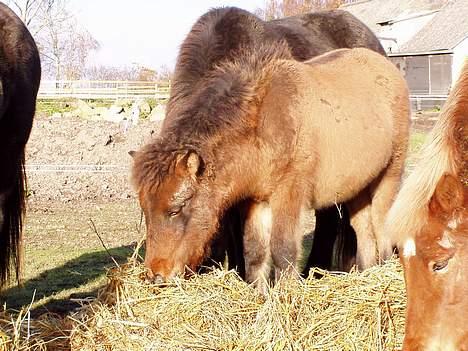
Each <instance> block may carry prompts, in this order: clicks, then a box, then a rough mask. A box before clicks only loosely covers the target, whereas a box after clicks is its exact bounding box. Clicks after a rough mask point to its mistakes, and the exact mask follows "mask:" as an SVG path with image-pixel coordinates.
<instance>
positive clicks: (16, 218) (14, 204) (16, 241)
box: [0, 150, 26, 286]
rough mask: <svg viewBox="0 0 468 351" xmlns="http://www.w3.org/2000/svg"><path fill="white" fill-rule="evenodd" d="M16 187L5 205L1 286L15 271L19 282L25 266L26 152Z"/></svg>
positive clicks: (1, 232) (1, 230)
mask: <svg viewBox="0 0 468 351" xmlns="http://www.w3.org/2000/svg"><path fill="white" fill-rule="evenodd" d="M14 172H15V174H14V179H15V182H14V185H13V188H12V189H11V190H10V191H9V193H8V195H7V197H6V199H5V202H4V204H3V225H2V228H0V286H1V285H3V283H5V282H6V281H7V280H8V279H9V277H10V276H11V271H12V270H13V269H14V270H15V276H16V280H17V281H18V282H19V281H20V277H21V273H22V266H23V235H22V233H23V217H24V213H25V206H26V203H25V189H26V172H25V168H24V150H23V151H22V153H21V155H20V158H19V160H18V162H17V165H16V169H15V171H14Z"/></svg>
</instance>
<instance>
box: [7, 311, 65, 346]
mask: <svg viewBox="0 0 468 351" xmlns="http://www.w3.org/2000/svg"><path fill="white" fill-rule="evenodd" d="M72 327H73V326H72V323H71V320H69V319H67V318H63V317H61V316H59V315H56V314H53V313H45V314H43V315H41V316H40V317H38V318H36V319H34V318H31V316H30V313H29V310H28V309H26V310H22V311H19V312H18V313H15V314H12V313H10V312H7V311H5V310H2V311H0V351H30V350H34V351H36V350H37V351H43V350H44V351H45V350H54V351H62V350H69V349H70V331H71V329H72Z"/></svg>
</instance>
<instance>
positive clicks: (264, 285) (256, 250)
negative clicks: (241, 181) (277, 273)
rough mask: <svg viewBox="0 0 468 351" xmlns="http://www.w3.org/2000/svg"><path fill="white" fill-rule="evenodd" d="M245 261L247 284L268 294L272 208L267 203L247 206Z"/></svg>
mask: <svg viewBox="0 0 468 351" xmlns="http://www.w3.org/2000/svg"><path fill="white" fill-rule="evenodd" d="M246 207H247V210H246V218H245V226H244V260H245V277H246V280H247V282H249V283H254V284H255V286H256V288H257V289H258V290H259V291H260V292H262V293H266V292H267V290H268V279H269V275H270V237H271V220H272V215H271V208H270V206H269V204H268V203H266V202H256V201H251V202H249V203H248V204H246Z"/></svg>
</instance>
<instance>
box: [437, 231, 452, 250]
mask: <svg viewBox="0 0 468 351" xmlns="http://www.w3.org/2000/svg"><path fill="white" fill-rule="evenodd" d="M437 243H438V244H439V245H440V246H442V247H443V248H444V249H451V248H452V247H453V244H452V241H451V240H450V237H449V236H448V234H447V232H444V234H443V235H442V239H440V240H439V241H438V242H437Z"/></svg>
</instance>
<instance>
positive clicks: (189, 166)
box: [177, 150, 202, 177]
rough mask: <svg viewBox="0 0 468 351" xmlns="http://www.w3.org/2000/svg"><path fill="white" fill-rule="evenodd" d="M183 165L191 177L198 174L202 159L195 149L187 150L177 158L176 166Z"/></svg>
mask: <svg viewBox="0 0 468 351" xmlns="http://www.w3.org/2000/svg"><path fill="white" fill-rule="evenodd" d="M180 165H183V167H184V168H185V169H186V170H187V171H188V173H189V174H190V176H191V177H196V176H197V175H199V174H200V169H201V166H202V159H201V157H200V156H199V155H198V154H197V153H196V152H195V151H192V150H191V151H188V152H187V153H185V154H184V155H181V156H179V157H178V158H177V166H180Z"/></svg>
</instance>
